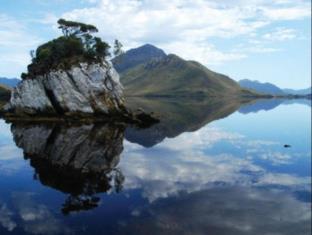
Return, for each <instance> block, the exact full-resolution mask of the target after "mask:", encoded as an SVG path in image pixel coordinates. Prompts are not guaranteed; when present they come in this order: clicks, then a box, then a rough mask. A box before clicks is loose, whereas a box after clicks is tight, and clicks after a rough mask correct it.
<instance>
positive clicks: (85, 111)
mask: <svg viewBox="0 0 312 235" xmlns="http://www.w3.org/2000/svg"><path fill="white" fill-rule="evenodd" d="M123 102H124V101H123V95H122V85H121V83H120V82H119V75H118V73H117V72H116V71H115V69H114V68H113V66H112V65H111V63H110V62H107V61H102V63H93V64H87V63H80V64H79V65H74V66H72V67H71V69H69V70H66V71H64V70H57V71H53V70H52V71H50V72H48V73H46V74H44V75H42V76H37V77H36V78H33V79H24V80H23V81H22V82H21V83H19V84H18V85H17V87H16V88H14V89H13V91H12V95H11V99H10V102H9V103H8V104H7V105H6V106H5V108H4V110H5V112H7V113H9V114H12V115H17V116H23V115H26V116H27V115H29V116H36V115H65V116H70V115H89V116H92V115H96V114H101V115H109V114H111V113H122V112H124V105H123Z"/></svg>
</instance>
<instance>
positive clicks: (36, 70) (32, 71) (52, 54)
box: [21, 19, 110, 79]
mask: <svg viewBox="0 0 312 235" xmlns="http://www.w3.org/2000/svg"><path fill="white" fill-rule="evenodd" d="M57 23H58V24H59V28H60V29H61V30H62V32H63V36H61V37H58V38H56V39H54V40H52V41H49V42H47V43H45V44H43V45H41V46H39V47H38V48H37V49H36V51H31V56H32V63H31V64H30V65H28V73H22V75H21V77H22V79H28V78H34V77H36V76H38V75H43V74H45V73H47V72H49V71H50V70H53V69H69V68H70V67H71V66H72V65H75V64H78V63H80V62H88V63H92V62H101V61H102V60H103V59H104V58H105V57H106V56H108V55H109V51H108V50H109V47H110V46H109V45H108V44H107V43H106V42H104V41H102V39H101V38H99V37H95V36H92V35H91V34H92V33H96V32H98V29H97V28H96V27H95V26H93V25H89V24H84V23H80V22H74V21H67V20H64V19H59V20H58V22H57Z"/></svg>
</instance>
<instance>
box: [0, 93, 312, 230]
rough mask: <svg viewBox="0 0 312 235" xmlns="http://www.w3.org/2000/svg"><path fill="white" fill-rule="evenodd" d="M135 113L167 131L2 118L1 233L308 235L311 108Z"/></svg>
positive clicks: (272, 104)
mask: <svg viewBox="0 0 312 235" xmlns="http://www.w3.org/2000/svg"><path fill="white" fill-rule="evenodd" d="M128 106H129V107H130V108H133V109H135V108H137V107H142V108H143V109H146V110H148V111H154V112H155V113H156V114H157V115H159V117H160V120H161V121H160V123H158V124H156V125H154V126H152V127H150V128H147V129H138V128H136V127H129V126H126V125H124V124H122V123H116V124H99V123H98V124H94V125H93V124H84V125H77V124H75V125H69V124H65V123H33V124H30V123H23V122H16V123H6V122H5V121H4V120H2V119H0V234H2V235H4V234H12V235H13V234H127V235H128V234H130V235H131V234H136V235H137V234H144V235H145V234H148V235H154V234H161V235H166V234H179V235H180V234H182V235H183V234H185V235H186V234H191V235H197V234H200V235H204V234H214V235H216V234H217V235H219V234H222V235H236V234H252V235H258V234H259V235H266V234H267V235H269V234H283V235H284V234H285V235H288V234H289V235H301V234H307V235H308V234H310V233H311V223H310V221H311V101H309V100H281V99H280V100H279V99H272V100H258V101H253V102H244V104H243V105H242V104H241V102H238V101H235V100H213V99H194V100H190V99H188V100H187V99H184V100H175V99H168V100H164V99H138V98H137V99H130V100H129V101H128Z"/></svg>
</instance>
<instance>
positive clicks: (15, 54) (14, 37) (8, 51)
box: [0, 14, 41, 77]
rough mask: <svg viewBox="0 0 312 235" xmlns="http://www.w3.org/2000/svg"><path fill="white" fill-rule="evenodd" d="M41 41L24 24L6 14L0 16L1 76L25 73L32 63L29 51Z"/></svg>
mask: <svg viewBox="0 0 312 235" xmlns="http://www.w3.org/2000/svg"><path fill="white" fill-rule="evenodd" d="M40 41H41V40H40V39H39V38H38V37H37V36H35V35H34V34H33V33H31V32H29V31H28V30H27V28H26V27H25V26H23V24H21V23H20V22H18V21H16V20H14V19H13V18H11V17H9V16H7V15H5V14H0V60H1V63H0V72H1V75H3V76H8V77H14V76H16V71H24V70H25V69H26V66H27V64H28V63H29V62H30V56H29V51H30V50H31V49H33V48H34V47H35V46H36V45H38V43H39V42H40Z"/></svg>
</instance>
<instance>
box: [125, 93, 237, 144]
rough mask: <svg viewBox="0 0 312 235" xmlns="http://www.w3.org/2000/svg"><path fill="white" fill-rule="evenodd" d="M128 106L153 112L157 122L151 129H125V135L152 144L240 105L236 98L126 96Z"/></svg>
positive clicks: (135, 141)
mask: <svg viewBox="0 0 312 235" xmlns="http://www.w3.org/2000/svg"><path fill="white" fill-rule="evenodd" d="M127 102H128V104H127V105H128V107H130V109H136V108H138V107H140V108H143V109H144V110H147V111H150V112H155V113H156V114H157V115H158V116H159V117H160V122H159V123H157V124H156V125H154V126H152V127H151V128H148V129H145V130H137V129H135V128H127V130H126V133H125V137H126V139H127V140H129V141H130V142H133V143H138V144H140V145H142V146H144V147H152V146H154V145H156V144H158V143H160V142H162V141H163V140H164V139H165V138H166V137H167V138H174V137H176V136H178V135H180V134H181V133H183V132H193V131H196V130H198V129H200V128H201V127H203V126H205V125H206V124H208V123H210V122H212V121H214V120H218V119H221V118H225V117H226V116H228V115H230V114H231V113H233V112H235V111H236V110H237V109H238V108H239V107H240V105H241V104H242V101H241V100H238V99H231V100H229V99H220V98H219V99H216V98H205V97H198V98H182V99H181V98H180V99H174V98H171V99H163V98H142V97H140V98H133V97H132V98H129V99H128V100H127Z"/></svg>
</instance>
